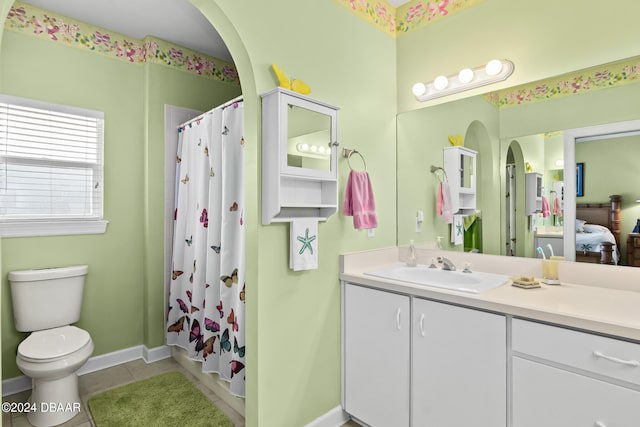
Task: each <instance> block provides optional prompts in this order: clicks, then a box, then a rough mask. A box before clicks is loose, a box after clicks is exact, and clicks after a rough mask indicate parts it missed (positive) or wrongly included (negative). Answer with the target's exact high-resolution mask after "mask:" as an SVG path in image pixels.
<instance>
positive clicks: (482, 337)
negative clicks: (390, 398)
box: [411, 298, 507, 427]
mask: <svg viewBox="0 0 640 427" xmlns="http://www.w3.org/2000/svg"><path fill="white" fill-rule="evenodd" d="M411 310H412V313H411V317H412V335H411V337H412V341H411V345H412V354H411V379H412V389H411V412H412V422H411V424H412V425H413V426H416V427H418V426H421V427H422V426H453V427H457V426H460V427H462V426H476V427H504V426H505V425H506V399H505V390H506V384H507V379H506V374H507V370H506V366H507V364H506V357H507V348H506V345H507V339H506V337H507V332H506V323H507V321H506V318H505V316H502V315H497V314H493V313H486V312H483V311H478V310H472V309H468V308H464V307H458V306H454V305H450V304H443V303H439V302H435V301H428V300H423V299H418V298H414V299H413V301H412V309H411Z"/></svg>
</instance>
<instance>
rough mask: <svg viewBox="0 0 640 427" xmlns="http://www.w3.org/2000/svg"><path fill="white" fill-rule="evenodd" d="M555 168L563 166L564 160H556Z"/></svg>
mask: <svg viewBox="0 0 640 427" xmlns="http://www.w3.org/2000/svg"><path fill="white" fill-rule="evenodd" d="M556 166H564V160H562V159H559V160H556Z"/></svg>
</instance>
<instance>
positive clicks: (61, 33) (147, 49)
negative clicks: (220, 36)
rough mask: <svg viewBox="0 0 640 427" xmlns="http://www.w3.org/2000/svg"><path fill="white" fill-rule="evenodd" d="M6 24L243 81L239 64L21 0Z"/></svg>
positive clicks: (129, 57) (111, 53)
mask: <svg viewBox="0 0 640 427" xmlns="http://www.w3.org/2000/svg"><path fill="white" fill-rule="evenodd" d="M4 28H5V30H8V31H13V32H16V33H21V34H25V35H29V36H33V37H37V38H39V39H43V40H49V41H51V42H56V43H63V44H65V45H68V46H73V47H76V48H78V49H82V50H87V51H91V52H94V53H98V54H101V55H104V56H108V57H111V58H114V59H118V60H121V61H126V62H129V63H133V64H143V63H146V62H149V63H156V64H162V65H165V66H168V67H172V68H175V69H178V70H182V71H186V72H189V73H192V74H195V75H198V76H201V77H205V78H210V79H213V80H217V81H221V82H225V83H230V84H235V85H239V84H240V80H239V78H238V72H237V71H236V68H235V66H234V65H233V64H231V63H228V62H226V61H222V60H220V59H217V58H214V57H211V56H208V55H204V54H202V53H199V52H195V51H193V50H190V49H187V48H184V47H181V46H177V45H174V44H171V43H169V42H166V41H164V40H160V39H157V38H154V37H149V36H148V37H145V39H144V40H136V39H133V38H130V37H127V36H125V35H122V34H119V33H116V32H113V31H109V30H106V29H104V28H100V27H96V26H93V25H90V24H87V23H84V22H81V21H75V20H73V19H71V18H68V17H65V16H62V15H57V14H54V13H52V12H50V11H47V10H44V9H40V8H37V7H34V6H31V5H29V4H26V3H22V2H19V1H17V2H16V3H15V4H14V5H13V6H12V7H11V9H10V11H9V14H8V16H7V20H6V21H5V26H4Z"/></svg>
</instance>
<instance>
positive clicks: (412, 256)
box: [407, 240, 418, 267]
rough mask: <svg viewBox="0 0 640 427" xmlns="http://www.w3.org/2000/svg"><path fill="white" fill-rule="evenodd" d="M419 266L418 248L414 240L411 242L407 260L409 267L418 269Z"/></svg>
mask: <svg viewBox="0 0 640 427" xmlns="http://www.w3.org/2000/svg"><path fill="white" fill-rule="evenodd" d="M417 265H418V257H416V247H415V245H414V244H413V240H409V258H408V260H407V267H416V266H417Z"/></svg>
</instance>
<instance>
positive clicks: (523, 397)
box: [513, 357, 640, 427]
mask: <svg viewBox="0 0 640 427" xmlns="http://www.w3.org/2000/svg"><path fill="white" fill-rule="evenodd" d="M638 425H640V392H639V391H635V390H631V389H628V388H625V387H620V386H618V385H615V384H611V383H607V382H604V381H600V380H596V379H593V378H590V377H587V376H583V375H579V374H576V373H573V372H569V371H565V370H563V369H558V368H555V367H551V366H547V365H543V364H541V363H537V362H533V361H530V360H527V359H523V358H520V357H514V358H513V427H540V426H544V427H585V426H589V427H591V426H595V427H637V426H638Z"/></svg>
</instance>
